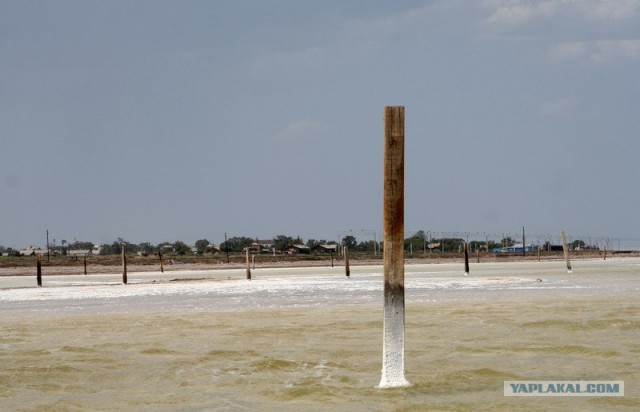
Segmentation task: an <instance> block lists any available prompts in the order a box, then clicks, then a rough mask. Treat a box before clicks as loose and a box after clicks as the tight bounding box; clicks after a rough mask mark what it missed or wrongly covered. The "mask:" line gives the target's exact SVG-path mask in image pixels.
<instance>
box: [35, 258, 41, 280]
mask: <svg viewBox="0 0 640 412" xmlns="http://www.w3.org/2000/svg"><path fill="white" fill-rule="evenodd" d="M36 282H37V283H38V286H42V262H41V258H40V255H38V256H37V261H36Z"/></svg>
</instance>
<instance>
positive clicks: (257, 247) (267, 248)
mask: <svg viewBox="0 0 640 412" xmlns="http://www.w3.org/2000/svg"><path fill="white" fill-rule="evenodd" d="M275 249H276V242H274V241H273V239H267V240H259V239H256V241H255V242H253V243H252V244H251V246H249V250H251V251H253V252H257V253H273V252H274V250H275Z"/></svg>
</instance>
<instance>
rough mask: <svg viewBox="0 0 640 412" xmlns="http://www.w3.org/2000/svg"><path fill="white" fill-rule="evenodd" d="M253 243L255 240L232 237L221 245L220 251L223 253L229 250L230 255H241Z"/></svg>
mask: <svg viewBox="0 0 640 412" xmlns="http://www.w3.org/2000/svg"><path fill="white" fill-rule="evenodd" d="M252 243H253V239H251V238H250V237H244V236H237V237H232V238H231V239H228V240H227V241H226V242H222V243H221V244H220V250H221V251H223V252H226V251H227V250H228V251H229V252H230V253H240V252H242V250H243V249H244V248H245V247H248V246H251V244H252Z"/></svg>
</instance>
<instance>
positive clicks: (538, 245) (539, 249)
mask: <svg viewBox="0 0 640 412" xmlns="http://www.w3.org/2000/svg"><path fill="white" fill-rule="evenodd" d="M538 262H540V245H538Z"/></svg>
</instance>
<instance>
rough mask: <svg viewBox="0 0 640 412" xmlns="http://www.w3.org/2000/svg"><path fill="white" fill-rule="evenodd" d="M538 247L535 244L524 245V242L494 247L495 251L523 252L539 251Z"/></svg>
mask: <svg viewBox="0 0 640 412" xmlns="http://www.w3.org/2000/svg"><path fill="white" fill-rule="evenodd" d="M537 251H538V249H537V248H536V247H535V246H533V245H527V246H526V247H523V245H522V243H516V244H515V245H513V246H507V247H502V248H500V247H496V248H493V252H494V253H522V252H537Z"/></svg>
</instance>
